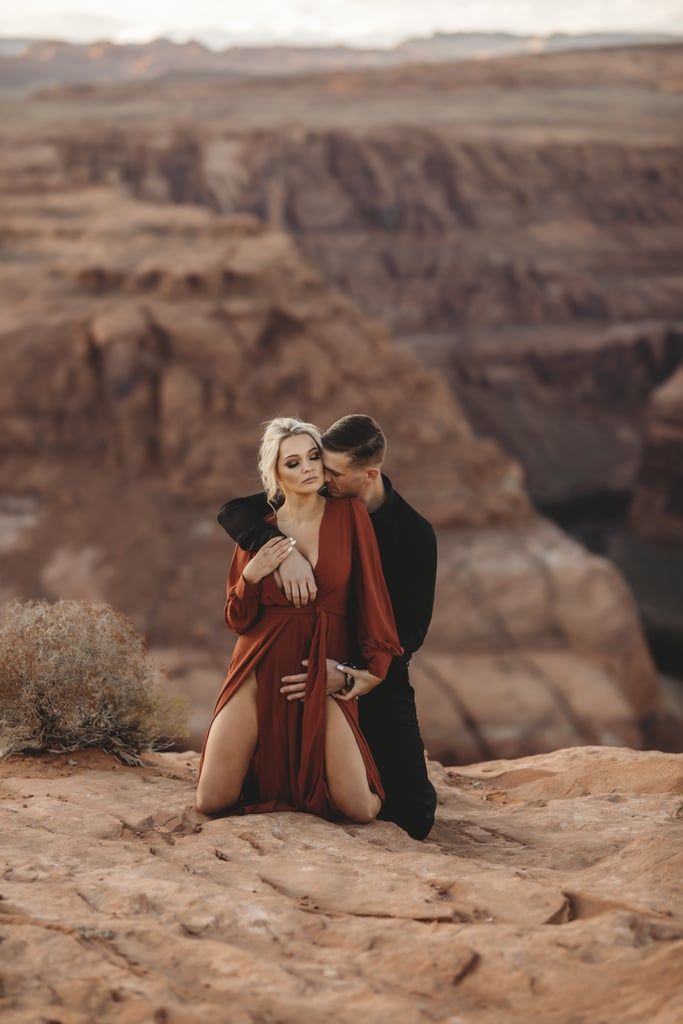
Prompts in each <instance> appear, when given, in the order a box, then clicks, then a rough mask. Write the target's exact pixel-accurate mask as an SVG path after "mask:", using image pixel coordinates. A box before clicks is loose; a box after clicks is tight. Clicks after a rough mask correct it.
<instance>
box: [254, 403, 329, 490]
mask: <svg viewBox="0 0 683 1024" xmlns="http://www.w3.org/2000/svg"><path fill="white" fill-rule="evenodd" d="M294 434H309V435H310V437H311V438H312V439H313V441H314V442H315V444H316V445H317V446H318V448H320V449H322V442H321V440H320V431H319V430H318V428H317V427H316V426H315V425H314V424H313V423H304V421H303V420H297V419H295V418H294V417H293V416H278V417H276V419H274V420H269V421H268V423H266V424H265V430H264V431H263V435H262V437H261V446H260V448H259V453H258V471H259V474H260V476H261V482H262V484H263V490H264V491H265V492H266V500H267V502H268V504H269V505H273V503H274V502H275V501H276V500H277V499H279V498H281V497H282V491H281V490H280V488H279V486H278V482H277V476H276V473H275V470H276V467H277V459H278V455H279V454H280V445H281V443H282V442H283V441H284V439H285V438H286V437H292V436H293V435H294Z"/></svg>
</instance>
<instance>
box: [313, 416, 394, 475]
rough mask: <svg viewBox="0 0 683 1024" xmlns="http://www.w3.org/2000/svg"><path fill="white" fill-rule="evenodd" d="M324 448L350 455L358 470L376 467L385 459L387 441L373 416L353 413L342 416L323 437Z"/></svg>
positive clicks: (352, 463)
mask: <svg viewBox="0 0 683 1024" xmlns="http://www.w3.org/2000/svg"><path fill="white" fill-rule="evenodd" d="M322 442H323V448H325V449H327V451H328V452H343V453H344V454H345V455H348V456H349V458H350V460H351V465H352V466H353V467H354V468H356V469H361V468H362V467H364V466H376V465H378V464H379V463H381V462H382V460H383V459H384V453H385V452H386V449H387V439H386V437H385V436H384V434H383V433H382V430H381V428H380V426H379V424H378V423H375V421H374V420H373V418H372V416H362V415H360V414H359V413H353V414H351V415H350V416H342V418H341V419H340V420H337V422H336V423H333V424H332V426H331V427H328V429H327V430H326V431H325V433H324V434H323V435H322Z"/></svg>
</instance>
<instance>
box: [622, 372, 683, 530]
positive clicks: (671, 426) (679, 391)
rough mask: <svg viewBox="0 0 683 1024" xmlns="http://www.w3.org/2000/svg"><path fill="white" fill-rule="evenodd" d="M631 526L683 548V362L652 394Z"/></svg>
mask: <svg viewBox="0 0 683 1024" xmlns="http://www.w3.org/2000/svg"><path fill="white" fill-rule="evenodd" d="M627 527H628V529H629V531H630V532H632V533H634V534H635V535H636V536H637V537H642V538H643V539H645V540H654V541H659V542H662V543H664V544H666V543H670V544H673V545H676V546H678V547H683V365H682V366H680V367H679V369H678V370H677V371H676V373H675V374H674V375H673V376H672V377H670V378H669V380H667V381H666V382H665V383H664V384H662V385H661V386H660V387H659V388H657V390H656V391H655V392H654V393H653V395H652V399H651V402H650V406H649V409H648V419H647V431H646V435H645V448H644V451H643V458H642V462H641V468H640V473H639V477H638V481H637V485H636V490H635V493H634V496H633V502H632V504H631V509H630V512H629V519H628V523H627Z"/></svg>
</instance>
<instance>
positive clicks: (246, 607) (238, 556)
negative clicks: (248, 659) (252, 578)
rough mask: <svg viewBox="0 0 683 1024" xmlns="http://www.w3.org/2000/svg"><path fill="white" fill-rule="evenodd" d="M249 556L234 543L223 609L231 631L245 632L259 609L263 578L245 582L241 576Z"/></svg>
mask: <svg viewBox="0 0 683 1024" xmlns="http://www.w3.org/2000/svg"><path fill="white" fill-rule="evenodd" d="M251 557H252V556H251V554H250V553H249V552H248V551H243V550H242V548H241V547H239V545H237V544H236V545H235V550H234V552H233V556H232V562H231V563H230V570H229V572H228V584H227V589H226V599H225V609H224V614H225V622H226V625H227V626H228V627H229V628H230V629H231V630H232V631H233V633H246V631H247V630H248V629H249V627H250V626H251V625H252V624H253V623H254V622H255V620H256V616H257V615H258V613H259V611H260V609H261V586H262V583H263V580H260V581H259V582H258V583H247V581H246V580H245V579H244V577H243V576H242V570H243V569H244V567H245V565H246V564H247V562H249V561H250V559H251Z"/></svg>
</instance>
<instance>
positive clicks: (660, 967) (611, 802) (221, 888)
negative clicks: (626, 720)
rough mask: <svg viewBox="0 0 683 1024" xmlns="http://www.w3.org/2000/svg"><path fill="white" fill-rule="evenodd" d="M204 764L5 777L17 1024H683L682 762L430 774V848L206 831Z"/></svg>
mask: <svg viewBox="0 0 683 1024" xmlns="http://www.w3.org/2000/svg"><path fill="white" fill-rule="evenodd" d="M197 764H198V755H197V754H196V753H195V752H193V751H188V752H185V753H155V754H148V755H146V756H145V763H144V765H143V766H142V767H137V768H127V767H124V766H122V765H120V764H119V763H118V762H117V761H116V760H115V759H114V758H112V757H111V756H109V755H106V754H104V753H103V752H101V751H98V750H87V751H79V752H76V753H72V754H50V753H47V754H43V755H37V756H31V757H20V756H13V757H11V758H7V759H5V760H4V761H0V836H1V839H0V847H1V848H2V858H1V859H2V865H3V868H2V870H3V874H2V880H1V884H0V965H1V966H0V1013H1V1015H2V1019H3V1021H5V1022H7V1024H13V1022H19V1021H21V1022H23V1021H26V1022H28V1021H31V1022H38V1021H41V1022H47V1021H50V1022H53V1024H56V1022H62V1024H85V1022H90V1021H97V1022H107V1021H125V1022H126V1024H128V1022H130V1024H133V1022H148V1021H155V1022H158V1021H163V1022H177V1024H181V1022H182V1024H186V1022H202V1024H206V1022H216V1024H218V1022H221V1024H223V1022H225V1021H227V1020H229V1021H230V1022H236V1024H248V1022H249V1024H251V1022H257V1021H264V1022H265V1021H269V1022H271V1021H272V1022H283V1024H284V1022H290V1021H291V1022H292V1024H294V1022H297V1024H298V1022H300V1021H306V1022H308V1021H311V1022H317V1021H321V1022H322V1021H335V1022H337V1021H338V1022H346V1021H348V1022H349V1024H351V1022H353V1024H355V1022H356V1021H357V1020H358V1019H360V1018H362V1019H363V1020H364V1021H370V1022H374V1021H377V1022H380V1021H381V1022H384V1021H386V1020H392V1021H393V1022H394V1024H404V1022H405V1024H416V1022H422V1021H424V1022H427V1021H439V1022H450V1024H461V1022H469V1021H472V1022H480V1021H481V1022H496V1024H499V1022H501V1021H505V1022H506V1024H514V1022H517V1021H519V1022H520V1024H521V1022H525V1024H526V1022H527V1021H529V1020H537V1021H543V1022H566V1024H580V1022H584V1021H585V1022H588V1021H590V1022H596V1024H597V1022H605V1024H607V1022H611V1021H619V1022H620V1024H628V1022H633V1024H643V1022H645V1021H647V1022H648V1024H677V1022H679V1021H680V1020H681V1019H682V1018H683V991H682V989H681V981H680V979H681V977H683V886H682V885H681V878H682V877H683V872H682V869H683V844H682V842H681V840H682V839H683V756H680V755H671V754H662V753H659V752H653V751H649V752H642V751H632V750H628V749H626V748H611V747H609V748H608V747H598V746H593V747H576V748H565V749H563V750H559V751H555V752H554V753H550V754H541V755H536V756H533V757H525V758H520V759H517V760H512V761H489V762H487V763H480V764H473V765H469V766H466V767H463V766H458V767H456V768H444V767H442V766H441V765H440V764H438V763H437V762H434V761H432V762H430V763H429V767H430V774H431V776H432V778H433V781H434V783H435V785H436V786H437V789H438V794H439V805H438V809H437V821H436V824H435V826H434V829H433V830H432V833H431V834H430V836H429V838H428V839H427V840H426V841H425V842H418V841H415V840H412V839H410V838H409V837H408V836H407V835H406V834H405V833H404V832H402V831H401V830H400V829H399V828H398V827H397V826H395V825H392V824H390V823H387V822H373V823H372V824H370V825H354V824H350V823H349V824H343V823H342V824H332V823H330V822H326V821H323V820H322V819H319V818H316V817H314V816H312V815H304V814H301V815H298V814H293V813H277V814H263V815H249V816H222V817H220V816H219V817H213V818H211V817H208V816H206V815H202V814H199V813H198V812H197V811H196V809H195V807H194V789H195V780H196V770H197Z"/></svg>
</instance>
